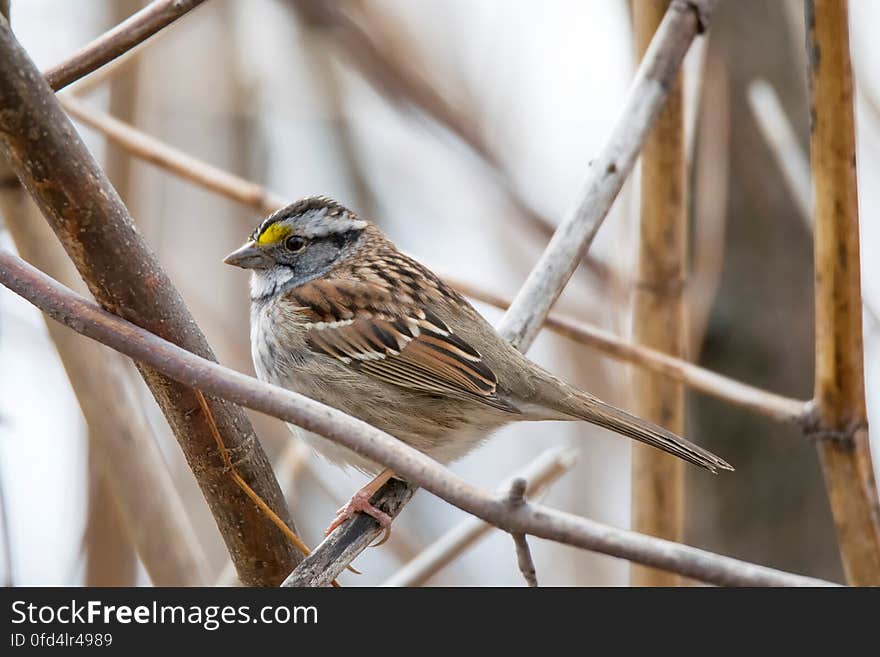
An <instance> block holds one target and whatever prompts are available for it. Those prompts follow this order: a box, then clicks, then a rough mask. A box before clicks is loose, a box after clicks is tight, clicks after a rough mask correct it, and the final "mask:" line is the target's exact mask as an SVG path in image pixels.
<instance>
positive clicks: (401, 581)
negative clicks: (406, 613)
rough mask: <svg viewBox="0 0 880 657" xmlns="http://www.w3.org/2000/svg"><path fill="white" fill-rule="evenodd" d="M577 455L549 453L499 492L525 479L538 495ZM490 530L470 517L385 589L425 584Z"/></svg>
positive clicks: (560, 450) (390, 580)
mask: <svg viewBox="0 0 880 657" xmlns="http://www.w3.org/2000/svg"><path fill="white" fill-rule="evenodd" d="M576 455H577V452H575V451H574V450H569V449H564V448H561V447H556V448H551V449H548V450H546V451H544V452H542V453H541V454H539V455H538V457H537V458H536V459H534V460H533V461H532V462H531V463H529V464H528V465H526V466H525V467H524V468H523V469H522V470H520V471H519V472H517V473H516V474H514V475H513V476H511V477H510V478H509V479H507V480H506V481H505V482H504V483H502V484H501V485H500V486H499V487H498V490H499V492H501V491H505V490H508V489H509V488H510V485H511V483H512V482H513V480H514V479H516V478H522V479H525V480H526V482H527V487H526V494H527V495H530V496H534V495H537V494H539V493H540V492H542V491H543V490H544V489H545V488H546V487H547V486H549V485H550V484H552V483H553V482H554V481H556V480H557V479H559V478H560V477H561V476H562V475H564V474H565V473H566V472H568V471H569V470H570V469H571V467H572V466H573V465H574V463H575V458H576ZM491 530H492V525H490V524H488V523H486V522H483V521H482V520H480V519H479V518H477V517H475V516H468V517H467V518H465V519H464V520H462V521H461V522H460V523H459V524H457V525H456V526H455V527H453V528H452V529H450V530H449V531H448V532H446V533H445V534H443V536H441V537H440V538H438V539H437V540H436V541H434V542H433V543H432V544H431V545H429V546H428V547H427V548H425V549H424V550H423V551H422V552H421V554H419V555H418V556H417V557H416V558H414V559H413V560H412V561H410V562H409V563H407V564H406V565H405V566H403V568H401V569H400V570H398V571H397V572H396V573H394V574H393V575H392V576H391V577H389V578H388V579H387V580H385V582H384V583H383V584H382V586H419V585H421V584H424V583H425V582H426V581H427V580H428V579H430V578H431V577H432V576H433V575H436V574H437V573H438V572H439V571H440V570H441V569H443V568H445V567H446V566H447V565H449V564H450V563H452V561H454V560H455V559H456V558H457V557H458V556H460V555H461V554H462V553H463V552H464V551H465V550H467V549H468V548H469V547H471V546H472V545H474V544H475V543H476V542H477V541H478V540H479V539H480V538H482V537H483V536H485V535H486V534H488V533H489V532H490V531H491Z"/></svg>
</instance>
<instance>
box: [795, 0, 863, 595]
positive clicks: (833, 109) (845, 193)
mask: <svg viewBox="0 0 880 657" xmlns="http://www.w3.org/2000/svg"><path fill="white" fill-rule="evenodd" d="M807 26H808V30H809V36H808V40H807V43H808V46H807V47H808V53H807V54H808V57H807V59H808V61H809V66H810V77H811V82H812V84H811V85H810V92H811V96H812V116H813V125H812V135H811V149H810V151H811V154H812V162H813V211H814V219H813V227H814V238H813V242H814V248H813V252H814V257H815V267H816V286H815V287H816V390H815V399H816V418H815V420H816V423H815V427H814V428H813V430H812V435H814V436H815V437H817V438H818V439H819V454H820V456H821V461H822V468H823V471H824V473H825V485H826V488H827V489H828V498H829V500H830V502H831V510H832V513H833V514H834V522H835V525H836V527H837V537H838V542H839V544H840V551H841V557H842V559H843V567H844V571H845V572H846V577H847V581H849V582H851V583H852V584H857V585H862V586H867V585H875V586H876V585H880V501H878V497H877V485H876V482H875V481H874V466H873V463H872V462H871V448H870V444H869V441H868V420H867V411H866V408H865V375H864V369H863V367H864V366H863V361H864V354H863V352H862V295H861V281H860V272H859V266H860V263H859V224H858V216H859V208H858V190H857V183H856V144H855V125H854V123H855V120H854V108H853V79H852V68H851V64H850V52H849V27H848V12H847V4H846V3H845V2H838V1H837V0H815V1H812V0H811V1H808V2H807Z"/></svg>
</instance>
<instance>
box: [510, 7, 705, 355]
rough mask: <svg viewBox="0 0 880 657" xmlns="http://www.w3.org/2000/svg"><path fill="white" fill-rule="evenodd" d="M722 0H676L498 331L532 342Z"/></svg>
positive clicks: (523, 343)
mask: <svg viewBox="0 0 880 657" xmlns="http://www.w3.org/2000/svg"><path fill="white" fill-rule="evenodd" d="M717 1H718V0H699V1H697V0H690V1H686V0H673V2H672V4H671V5H670V7H669V10H668V11H667V12H666V16H665V17H664V19H663V22H662V23H661V24H660V27H659V28H658V29H657V32H656V34H655V35H654V38H653V39H652V40H651V45H650V47H649V48H648V51H647V52H646V53H645V57H644V58H643V59H642V63H641V64H640V66H639V70H638V72H637V73H636V77H635V80H633V83H632V85H631V86H630V90H629V93H628V94H627V98H626V100H625V102H624V104H623V107H622V108H621V110H620V114H619V117H618V120H617V122H616V124H615V126H614V128H613V129H612V131H611V134H610V136H609V137H608V140H607V142H606V144H605V147H604V148H603V149H602V152H601V153H599V155H598V156H597V157H596V159H595V160H594V161H593V162H592V163H591V164H590V169H589V172H588V174H587V179H586V181H585V183H584V185H583V187H582V188H581V191H580V192H579V193H578V198H577V202H576V203H575V205H574V207H573V209H572V210H571V211H570V212H569V213H568V215H567V216H566V217H565V220H564V221H563V222H562V224H560V226H559V228H557V230H556V232H555V233H554V235H553V238H552V239H551V240H550V244H548V245H547V248H546V249H545V251H544V253H543V254H542V255H541V258H540V259H539V260H538V262H537V264H536V265H535V266H534V268H533V269H532V272H531V273H530V274H529V277H528V278H527V279H526V282H525V283H524V284H523V286H522V288H521V289H520V291H519V294H517V296H516V298H515V299H514V301H513V305H512V306H511V307H510V309H509V310H508V311H507V314H506V315H505V316H504V319H502V320H501V324H500V325H499V327H498V331H499V333H501V335H503V336H504V337H506V338H507V339H508V340H510V342H511V344H513V345H514V346H515V347H517V348H518V349H521V350H525V349H527V348H528V347H529V345H531V343H532V341H533V340H534V338H535V336H536V335H537V334H538V331H539V330H540V328H541V324H543V323H544V319H545V318H546V317H547V314H548V313H549V312H550V308H551V307H552V306H553V303H554V302H555V301H556V299H557V297H558V296H559V294H560V293H561V292H562V289H563V287H565V284H566V283H567V282H568V279H569V278H570V277H571V274H572V272H574V270H575V268H576V267H577V264H578V262H579V261H580V260H581V259H582V258H583V255H584V253H586V251H587V249H588V248H589V246H590V244H592V241H593V238H594V237H595V236H596V232H597V231H598V230H599V226H601V225H602V221H603V220H604V218H605V216H606V215H607V214H608V211H609V210H610V209H611V205H612V203H613V202H614V199H615V198H616V197H617V194H618V193H619V192H620V188H621V187H622V186H623V182H624V180H625V179H626V177H627V176H628V175H629V173H630V171H631V170H632V168H633V165H634V164H635V161H636V158H637V157H638V154H639V151H640V149H641V147H642V144H643V143H644V141H645V138H646V136H647V134H648V131H649V129H650V128H651V125H652V124H653V122H654V120H655V119H656V117H657V114H658V113H659V112H660V109H661V108H662V107H663V104H664V103H665V102H666V98H667V95H668V93H669V90H670V89H671V88H672V86H673V84H674V81H675V78H676V76H677V75H678V69H679V67H680V66H681V61H682V59H683V58H684V55H685V53H686V52H687V50H688V47H689V46H690V44H691V42H692V41H693V40H694V37H696V35H697V34H698V33H699V32H700V31H702V30H703V29H704V28H705V25H706V21H707V20H708V18H709V15H710V14H711V11H712V10H713V9H714V7H715V5H716V4H717Z"/></svg>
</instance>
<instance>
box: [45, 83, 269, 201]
mask: <svg viewBox="0 0 880 657" xmlns="http://www.w3.org/2000/svg"><path fill="white" fill-rule="evenodd" d="M58 99H59V101H60V102H61V105H62V106H63V107H64V109H66V110H67V111H68V112H69V113H70V115H71V116H73V117H75V118H76V119H77V120H79V121H82V122H83V123H85V124H86V125H89V126H91V127H93V128H95V129H96V130H99V131H100V132H102V133H103V134H105V135H106V136H107V137H108V138H109V139H110V140H111V141H113V142H115V143H116V144H118V145H120V146H122V147H123V148H125V149H126V150H128V151H129V152H130V153H131V154H132V155H135V156H136V157H139V158H141V159H143V160H146V161H147V162H150V163H152V164H155V165H156V166H158V167H161V168H163V169H166V170H167V171H170V172H171V173H173V174H174V175H176V176H180V177H181V178H183V179H184V180H188V181H190V182H192V183H194V184H196V185H199V186H200V187H204V188H205V189H208V190H210V191H212V192H215V193H217V194H220V195H221V196H225V197H226V198H228V199H231V200H233V201H236V202H237V203H241V204H242V205H245V206H247V207H250V208H255V209H256V210H258V211H260V212H262V213H263V214H271V213H272V212H274V211H275V210H277V209H278V208H280V207H283V206H284V205H285V203H286V202H285V200H284V198H282V197H281V196H279V195H278V194H275V193H274V192H271V191H269V190H267V189H266V188H264V187H261V186H260V185H258V184H256V183H253V182H251V181H249V180H245V179H244V178H242V177H240V176H236V175H235V174H233V173H229V172H228V171H224V170H223V169H220V168H219V167H215V166H213V165H210V164H208V163H206V162H204V161H202V160H199V159H198V158H195V157H193V156H191V155H188V154H187V153H184V152H183V151H181V150H179V149H177V148H174V147H173V146H170V145H168V144H166V143H165V142H163V141H161V140H159V139H156V138H155V137H151V136H150V135H148V134H146V133H144V132H142V131H140V130H138V129H137V128H134V127H132V126H131V125H130V124H128V123H124V122H122V121H120V120H119V119H116V118H114V117H112V116H110V115H109V114H107V113H106V112H101V111H99V110H96V109H92V108H90V107H88V105H86V104H85V103H83V102H82V101H80V100H77V99H76V98H75V97H73V96H71V95H70V94H66V93H65V94H60V95H59V96H58Z"/></svg>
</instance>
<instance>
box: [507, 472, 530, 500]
mask: <svg viewBox="0 0 880 657" xmlns="http://www.w3.org/2000/svg"><path fill="white" fill-rule="evenodd" d="M527 486H528V483H527V482H526V480H525V479H523V478H522V477H517V478H516V479H514V480H513V481H512V482H510V491H509V492H508V493H507V499H506V500H505V502H506V503H507V504H508V505H509V506H511V507H519V506H523V505H524V504H525V503H526V498H525V495H526V488H527Z"/></svg>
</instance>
